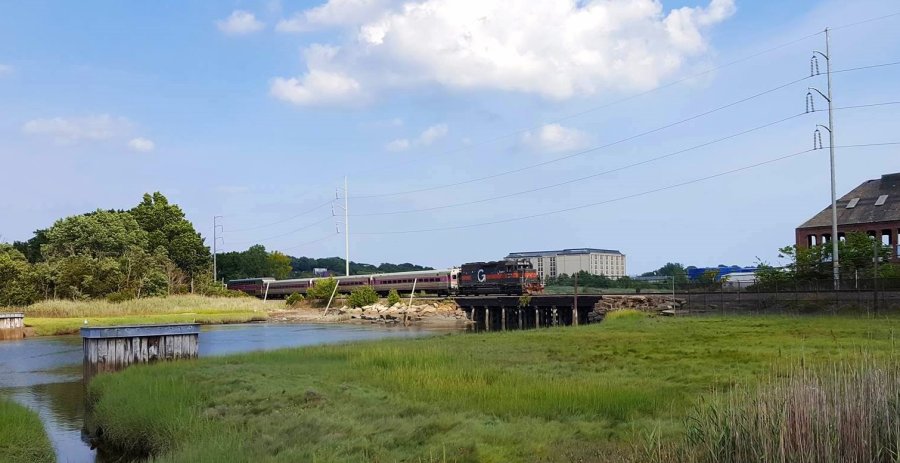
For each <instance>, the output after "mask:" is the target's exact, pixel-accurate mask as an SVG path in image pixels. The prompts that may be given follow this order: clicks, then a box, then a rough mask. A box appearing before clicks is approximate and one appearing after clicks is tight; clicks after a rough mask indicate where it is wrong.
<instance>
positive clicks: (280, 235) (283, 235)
mask: <svg viewBox="0 0 900 463" xmlns="http://www.w3.org/2000/svg"><path fill="white" fill-rule="evenodd" d="M331 219H333V217H332V216H328V217H325V218H324V219H322V220H318V221H316V222H313V223H310V224H306V225H304V226H302V227H300V228H295V229H293V230H291V231H289V232H285V233H282V234H279V235H275V236H270V237H268V238H262V239H258V240H250V241H235V242H232V243H231V244H247V243H262V242H264V241H269V240H273V239H276V238H282V237H285V236H288V235H291V234H294V233H297V232H299V231H303V230H306V229H307V228H310V227H314V226H316V225H318V224H320V223H323V222H327V221H329V220H331Z"/></svg>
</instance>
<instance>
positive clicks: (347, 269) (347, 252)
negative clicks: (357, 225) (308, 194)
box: [331, 176, 350, 276]
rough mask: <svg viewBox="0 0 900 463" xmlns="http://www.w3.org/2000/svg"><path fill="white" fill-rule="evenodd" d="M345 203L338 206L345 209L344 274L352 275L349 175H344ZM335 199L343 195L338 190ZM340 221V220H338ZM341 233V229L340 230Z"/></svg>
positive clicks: (332, 211)
mask: <svg viewBox="0 0 900 463" xmlns="http://www.w3.org/2000/svg"><path fill="white" fill-rule="evenodd" d="M338 191H340V187H338ZM343 191H344V205H343V206H341V205H340V204H338V207H341V208H343V209H344V258H345V262H344V275H346V276H350V201H349V196H350V195H349V194H347V191H348V190H347V177H346V176H345V177H344V190H343ZM334 199H341V195H340V194H339V193H338V192H335V194H334ZM331 215H335V214H334V207H332V209H331ZM338 223H340V222H338ZM338 233H340V231H338Z"/></svg>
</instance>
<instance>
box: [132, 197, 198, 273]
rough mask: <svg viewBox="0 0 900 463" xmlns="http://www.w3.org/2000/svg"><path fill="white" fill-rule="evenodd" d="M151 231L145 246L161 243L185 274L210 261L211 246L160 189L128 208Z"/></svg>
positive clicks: (140, 223) (148, 233) (158, 245)
mask: <svg viewBox="0 0 900 463" xmlns="http://www.w3.org/2000/svg"><path fill="white" fill-rule="evenodd" d="M128 212H129V213H130V214H131V215H132V216H133V217H134V219H135V220H136V221H137V223H138V224H139V225H140V226H141V228H142V229H143V230H145V231H146V232H147V235H148V246H147V247H146V249H148V250H155V249H157V248H158V247H162V248H163V249H165V250H166V253H167V254H168V256H169V258H170V259H172V261H173V262H175V265H177V266H178V267H179V268H181V269H182V270H183V271H184V272H185V273H186V274H188V275H191V276H193V275H194V274H196V273H197V272H200V271H203V270H204V269H205V268H206V267H207V266H209V265H210V264H211V260H210V253H209V248H208V247H207V246H205V245H204V244H203V237H202V236H200V234H199V233H197V231H196V230H195V229H194V225H193V224H192V223H191V222H189V221H188V220H187V219H186V218H185V216H184V212H183V211H182V210H181V208H180V207H178V206H177V205H175V204H169V200H168V199H166V197H165V196H164V195H163V194H162V193H160V192H158V191H157V192H155V193H153V194H152V195H151V194H149V193H145V194H144V198H143V200H142V201H141V203H140V204H138V205H137V206H135V207H134V208H132V209H131V210H130V211H128Z"/></svg>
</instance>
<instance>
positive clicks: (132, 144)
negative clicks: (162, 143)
mask: <svg viewBox="0 0 900 463" xmlns="http://www.w3.org/2000/svg"><path fill="white" fill-rule="evenodd" d="M128 147H129V148H131V149H133V150H134V151H138V152H141V153H149V152H151V151H153V149H154V148H156V143H153V140H149V139H147V138H143V137H138V138H132V139H131V140H129V141H128Z"/></svg>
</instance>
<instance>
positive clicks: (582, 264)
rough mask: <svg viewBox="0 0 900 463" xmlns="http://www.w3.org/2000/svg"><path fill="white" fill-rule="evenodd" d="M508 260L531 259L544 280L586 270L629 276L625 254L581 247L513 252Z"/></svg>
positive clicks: (611, 276)
mask: <svg viewBox="0 0 900 463" xmlns="http://www.w3.org/2000/svg"><path fill="white" fill-rule="evenodd" d="M506 258H507V259H528V260H530V261H531V265H532V266H534V268H535V269H536V270H537V272H538V276H540V278H541V281H544V280H545V279H547V278H555V277H557V276H558V275H562V274H566V275H573V274H575V273H578V272H580V271H582V270H583V271H585V272H588V273H591V274H594V275H606V276H608V277H609V278H613V279H615V278H619V277H623V276H625V254H622V253H621V252H619V251H615V250H610V249H594V248H577V249H562V250H559V251H536V252H513V253H510V254H509V255H508V256H506Z"/></svg>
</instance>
